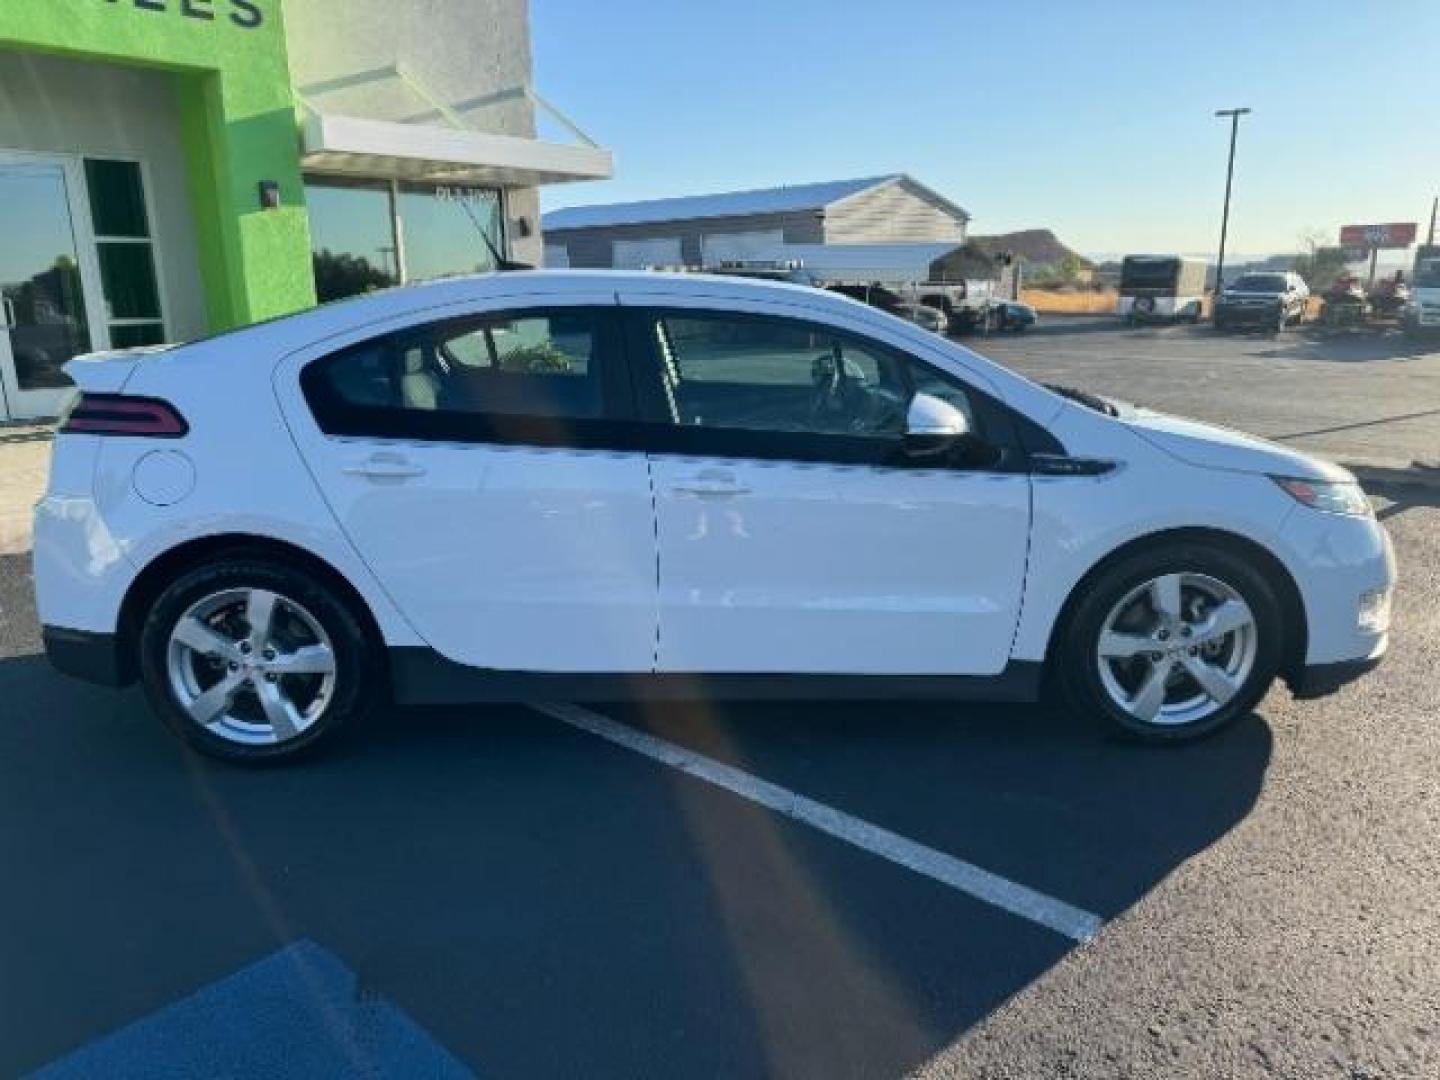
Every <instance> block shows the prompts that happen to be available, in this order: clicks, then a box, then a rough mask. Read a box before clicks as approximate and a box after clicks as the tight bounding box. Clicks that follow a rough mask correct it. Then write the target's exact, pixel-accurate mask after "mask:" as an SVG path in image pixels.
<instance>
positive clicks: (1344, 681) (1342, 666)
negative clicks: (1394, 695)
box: [1285, 645, 1385, 701]
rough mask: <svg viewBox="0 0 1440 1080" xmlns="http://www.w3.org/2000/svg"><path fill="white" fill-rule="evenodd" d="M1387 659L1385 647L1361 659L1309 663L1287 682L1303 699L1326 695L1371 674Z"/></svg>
mask: <svg viewBox="0 0 1440 1080" xmlns="http://www.w3.org/2000/svg"><path fill="white" fill-rule="evenodd" d="M1384 659H1385V647H1384V646H1383V645H1382V646H1381V648H1380V650H1379V652H1377V653H1375V655H1373V656H1367V657H1364V658H1362V659H1360V660H1338V661H1335V662H1333V663H1329V664H1307V665H1306V666H1305V667H1303V668H1301V669H1300V670H1299V671H1297V672H1295V673H1294V674H1293V675H1291V676H1290V677H1289V678H1288V679H1286V680H1285V681H1286V684H1287V685H1288V686H1289V687H1290V692H1291V693H1292V694H1294V695H1295V696H1296V697H1297V698H1299V699H1300V700H1301V701H1310V700H1312V699H1314V698H1321V697H1325V696H1327V695H1329V694H1333V693H1335V691H1337V690H1339V689H1340V688H1341V687H1342V686H1348V685H1349V684H1350V683H1352V682H1354V681H1355V680H1356V679H1359V678H1362V677H1363V676H1365V675H1368V674H1370V672H1372V671H1374V670H1375V669H1376V668H1377V667H1379V666H1380V664H1381V662H1382V661H1383V660H1384Z"/></svg>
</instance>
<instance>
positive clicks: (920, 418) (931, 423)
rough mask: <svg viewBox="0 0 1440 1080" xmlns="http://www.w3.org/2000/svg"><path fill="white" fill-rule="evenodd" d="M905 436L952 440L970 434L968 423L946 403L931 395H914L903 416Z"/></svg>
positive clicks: (961, 413) (954, 408)
mask: <svg viewBox="0 0 1440 1080" xmlns="http://www.w3.org/2000/svg"><path fill="white" fill-rule="evenodd" d="M905 434H906V435H922V436H948V437H950V438H951V439H954V438H957V437H960V436H963V435H969V434H970V421H969V420H968V419H966V417H965V414H964V413H963V412H961V411H960V410H959V409H957V408H956V407H955V406H954V405H951V404H950V403H949V402H948V401H944V400H942V399H940V398H938V397H935V396H934V395H933V394H916V395H915V396H914V397H913V398H911V399H910V408H909V410H908V411H907V412H906V414H905Z"/></svg>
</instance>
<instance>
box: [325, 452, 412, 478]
mask: <svg viewBox="0 0 1440 1080" xmlns="http://www.w3.org/2000/svg"><path fill="white" fill-rule="evenodd" d="M340 471H341V472H343V473H344V474H345V475H346V476H363V477H366V478H367V479H370V480H410V479H413V478H415V477H417V476H424V475H425V468H424V466H422V465H416V464H414V463H413V462H410V461H406V460H405V459H404V458H402V457H393V456H390V455H382V454H376V455H375V456H374V457H371V458H367V459H366V460H364V461H361V462H357V463H356V464H354V465H346V466H344V467H342V468H341V470H340Z"/></svg>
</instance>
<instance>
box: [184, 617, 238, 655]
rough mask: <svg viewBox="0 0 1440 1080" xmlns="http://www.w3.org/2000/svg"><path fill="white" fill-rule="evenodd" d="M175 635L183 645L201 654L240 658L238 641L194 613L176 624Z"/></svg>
mask: <svg viewBox="0 0 1440 1080" xmlns="http://www.w3.org/2000/svg"><path fill="white" fill-rule="evenodd" d="M173 637H174V639H175V640H176V641H178V642H179V643H180V644H181V645H184V646H185V647H186V648H187V649H190V650H191V651H192V652H197V653H199V654H200V655H201V656H218V657H220V658H221V659H222V660H238V659H239V658H240V648H239V643H238V642H236V641H233V640H232V639H230V638H228V637H226V636H225V635H224V634H222V633H220V631H218V630H216V629H215V628H214V627H213V626H211V625H209V624H208V623H206V622H204V621H202V620H200V619H197V618H196V617H195V616H193V615H192V616H190V617H188V618H185V619H181V620H180V622H179V623H177V624H176V626H175V633H174V635H173Z"/></svg>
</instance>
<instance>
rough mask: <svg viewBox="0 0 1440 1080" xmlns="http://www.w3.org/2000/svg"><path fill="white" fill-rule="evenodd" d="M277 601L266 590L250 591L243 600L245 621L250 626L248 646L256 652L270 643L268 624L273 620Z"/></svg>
mask: <svg viewBox="0 0 1440 1080" xmlns="http://www.w3.org/2000/svg"><path fill="white" fill-rule="evenodd" d="M278 599H279V597H277V596H276V595H275V594H274V593H273V592H270V591H268V590H266V589H251V590H250V595H249V596H248V597H247V598H246V600H245V621H246V622H247V623H249V624H250V644H251V645H252V646H253V647H254V648H255V650H256V651H259V650H260V649H263V648H264V647H265V646H266V644H268V643H269V641H270V624H271V622H272V621H273V620H274V618H275V603H276V601H277V600H278Z"/></svg>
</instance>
